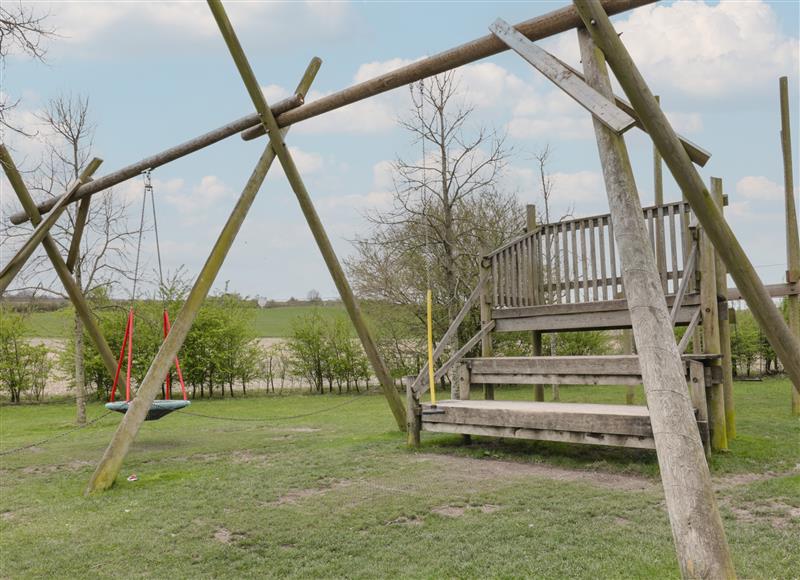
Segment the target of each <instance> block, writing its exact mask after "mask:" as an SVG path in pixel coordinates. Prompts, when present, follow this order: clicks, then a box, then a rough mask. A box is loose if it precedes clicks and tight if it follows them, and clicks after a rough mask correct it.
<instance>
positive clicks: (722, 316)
mask: <svg viewBox="0 0 800 580" xmlns="http://www.w3.org/2000/svg"><path fill="white" fill-rule="evenodd" d="M711 192H712V193H713V195H714V200H715V201H716V202H717V205H718V206H719V207H720V208H722V198H723V193H722V180H721V179H719V178H717V177H712V178H711ZM723 213H724V211H723ZM714 267H715V270H716V273H717V300H718V304H717V307H718V309H719V312H718V314H719V345H720V349H721V350H720V352H721V353H722V361H721V362H722V372H723V376H724V382H723V385H722V388H723V397H724V400H725V429H726V431H727V434H728V442H730V441H731V440H732V439H733V438H734V437H736V409H735V403H734V399H733V355H732V351H731V327H730V323H729V322H728V292H727V289H728V270H727V269H726V268H725V262H723V261H722V258H720V257H719V254H718V253H717V254H716V263H715V265H714Z"/></svg>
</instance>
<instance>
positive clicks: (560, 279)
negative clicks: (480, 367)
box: [486, 201, 696, 308]
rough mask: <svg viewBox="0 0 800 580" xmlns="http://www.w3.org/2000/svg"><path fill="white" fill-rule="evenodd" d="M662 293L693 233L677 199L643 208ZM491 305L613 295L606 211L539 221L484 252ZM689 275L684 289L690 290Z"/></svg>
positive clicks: (615, 279)
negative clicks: (538, 224) (534, 226)
mask: <svg viewBox="0 0 800 580" xmlns="http://www.w3.org/2000/svg"><path fill="white" fill-rule="evenodd" d="M643 211H644V218H645V224H646V227H647V229H648V232H649V234H650V243H651V246H652V247H653V249H654V255H655V258H656V263H657V265H658V270H659V273H660V275H661V285H662V287H663V289H664V293H665V294H676V293H677V292H678V289H679V287H680V284H681V280H682V277H683V274H684V266H685V264H686V263H687V261H688V258H689V255H690V252H691V248H692V245H693V238H692V235H691V233H690V220H691V212H690V209H689V204H688V203H686V202H683V201H679V202H673V203H668V204H665V205H662V206H652V207H647V208H644V209H643ZM486 259H487V260H489V261H490V265H491V286H492V295H491V299H492V304H493V306H494V307H495V308H514V307H521V306H538V305H543V304H569V303H578V302H597V301H601V300H613V299H615V298H619V297H621V296H622V293H623V279H622V269H621V266H620V262H619V253H618V252H617V249H616V246H615V243H614V227H613V226H612V224H611V217H610V216H609V215H608V214H605V215H598V216H591V217H585V218H578V219H573V220H565V221H562V222H558V223H553V224H545V225H542V226H540V227H538V228H537V229H536V230H534V231H532V232H527V233H525V234H523V235H522V236H520V237H518V238H515V239H514V240H512V241H510V242H509V243H507V244H506V245H504V246H502V247H500V248H498V249H497V250H495V251H493V252H492V253H491V254H489V255H488V256H486ZM695 290H696V289H695V285H694V280H692V279H690V280H689V281H688V292H694V291H695Z"/></svg>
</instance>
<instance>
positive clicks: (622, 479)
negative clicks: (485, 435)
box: [416, 453, 660, 491]
mask: <svg viewBox="0 0 800 580" xmlns="http://www.w3.org/2000/svg"><path fill="white" fill-rule="evenodd" d="M416 459H417V461H424V462H433V463H436V464H437V465H439V466H440V467H441V468H442V469H443V470H444V471H446V472H447V473H448V476H449V477H454V478H456V479H458V480H460V481H482V480H486V479H508V478H525V477H539V478H543V479H552V480H554V481H569V482H579V483H588V484H590V485H596V486H599V487H604V488H609V489H616V490H621V491H652V490H655V489H658V488H659V487H660V483H659V482H658V481H657V480H653V479H649V478H646V477H643V476H641V475H625V474H620V473H607V472H602V471H579V470H574V469H565V468H563V467H554V466H552V465H544V464H535V463H517V462H514V461H502V460H497V459H475V458H472V457H453V456H448V455H437V454H433V453H421V454H419V455H417V456H416Z"/></svg>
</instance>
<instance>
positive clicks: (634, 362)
mask: <svg viewBox="0 0 800 580" xmlns="http://www.w3.org/2000/svg"><path fill="white" fill-rule="evenodd" d="M718 356H719V355H700V356H698V355H686V356H684V357H683V360H684V361H689V360H699V359H703V360H704V359H710V358H718ZM463 363H464V364H465V365H466V366H467V368H468V369H469V376H470V379H469V382H470V384H488V385H492V384H494V385H498V384H500V385H515V384H519V385H531V384H555V385H638V384H640V383H641V382H642V372H641V367H640V366H639V357H638V356H636V355H610V356H531V357H496V358H465V359H464V360H463ZM719 378H721V377H719ZM709 384H711V381H709Z"/></svg>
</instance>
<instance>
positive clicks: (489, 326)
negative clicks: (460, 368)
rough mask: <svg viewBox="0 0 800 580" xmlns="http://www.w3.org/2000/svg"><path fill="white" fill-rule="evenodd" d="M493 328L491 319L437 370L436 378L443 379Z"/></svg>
mask: <svg viewBox="0 0 800 580" xmlns="http://www.w3.org/2000/svg"><path fill="white" fill-rule="evenodd" d="M492 329H494V321H490V322H489V324H486V325H484V326H483V327H482V328H481V329H480V330H479V331H478V332H476V333H475V335H474V336H473V337H472V338H470V339H469V340H468V341H467V342H465V343H464V346H462V347H461V348H459V349H458V350H457V351H456V352H455V354H454V355H453V356H451V357H450V358H449V359H448V361H447V362H445V363H444V364H443V365H442V366H441V367H439V369H438V370H437V371H436V374H435V375H434V379H435V380H437V381H438V380H439V379H441V378H442V377H443V376H444V375H445V374H446V373H447V371H449V370H450V368H451V367H452V366H453V365H455V364H456V363H458V362H459V361H460V360H461V359H462V358H464V355H465V354H467V353H468V352H469V351H470V350H472V348H473V347H474V346H475V345H476V344H478V343H479V342H480V341H481V339H482V338H483V337H484V336H486V335H487V334H489V333H490V332H491V331H492ZM422 392H424V391H422Z"/></svg>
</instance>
